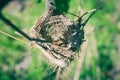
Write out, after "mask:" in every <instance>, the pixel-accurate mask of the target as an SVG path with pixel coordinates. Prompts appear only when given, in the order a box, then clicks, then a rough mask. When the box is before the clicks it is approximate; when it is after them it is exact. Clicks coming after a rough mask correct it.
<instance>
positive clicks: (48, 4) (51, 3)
mask: <svg viewBox="0 0 120 80" xmlns="http://www.w3.org/2000/svg"><path fill="white" fill-rule="evenodd" d="M54 9H56V6H55V3H54V1H53V0H46V11H50V10H54Z"/></svg>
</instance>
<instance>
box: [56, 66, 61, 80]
mask: <svg viewBox="0 0 120 80" xmlns="http://www.w3.org/2000/svg"><path fill="white" fill-rule="evenodd" d="M61 71H62V69H61V67H58V71H57V74H56V79H55V80H60V74H61Z"/></svg>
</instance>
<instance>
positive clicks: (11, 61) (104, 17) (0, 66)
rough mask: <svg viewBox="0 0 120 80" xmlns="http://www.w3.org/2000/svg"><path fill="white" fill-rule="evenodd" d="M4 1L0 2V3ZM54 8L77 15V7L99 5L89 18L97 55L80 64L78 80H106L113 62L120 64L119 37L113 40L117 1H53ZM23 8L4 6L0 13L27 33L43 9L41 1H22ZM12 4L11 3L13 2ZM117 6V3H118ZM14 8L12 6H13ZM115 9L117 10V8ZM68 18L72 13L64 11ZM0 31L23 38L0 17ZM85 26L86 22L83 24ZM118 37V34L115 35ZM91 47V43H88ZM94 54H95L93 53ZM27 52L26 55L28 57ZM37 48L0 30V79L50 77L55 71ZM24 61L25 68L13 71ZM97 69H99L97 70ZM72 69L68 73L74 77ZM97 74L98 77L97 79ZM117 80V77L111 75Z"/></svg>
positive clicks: (50, 79)
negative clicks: (18, 9)
mask: <svg viewBox="0 0 120 80" xmlns="http://www.w3.org/2000/svg"><path fill="white" fill-rule="evenodd" d="M37 1H38V3H39V4H38V3H37ZM3 2H4V0H1V1H0V4H2V3H3ZM55 3H56V6H57V8H58V9H60V10H62V11H63V12H67V11H70V12H72V13H74V14H77V15H78V14H79V8H78V7H79V6H80V3H82V5H81V7H82V8H83V9H84V10H85V11H88V10H90V9H93V8H98V7H101V6H102V7H103V10H101V11H99V12H97V13H96V14H95V15H94V16H93V17H92V18H91V20H90V21H89V24H92V25H94V26H95V30H94V31H95V38H96V41H97V50H98V58H96V57H94V56H93V57H92V58H91V60H90V65H89V66H87V65H86V63H85V62H84V64H83V65H82V66H83V68H82V71H81V74H80V78H79V79H80V80H88V79H89V80H97V79H99V80H108V79H111V80H113V79H112V78H111V76H110V75H109V74H110V72H112V71H113V70H114V67H115V66H116V64H118V63H119V64H120V61H119V59H120V52H119V50H118V48H119V46H120V45H118V46H117V43H119V40H115V39H116V36H117V35H119V34H120V29H119V28H120V27H119V23H120V18H119V16H120V13H119V9H118V6H119V5H118V4H120V1H119V0H112V1H110V0H55ZM25 4H26V6H25V8H24V10H23V11H22V12H17V7H16V8H15V7H12V6H9V5H8V7H7V6H6V7H5V8H3V6H2V5H0V6H2V7H1V9H3V13H4V15H5V16H6V17H7V18H9V19H10V20H11V22H13V23H14V24H15V25H17V26H19V28H20V29H21V30H24V31H26V32H27V33H28V31H29V30H28V29H30V28H31V26H32V25H33V24H34V22H35V20H36V19H37V18H38V17H40V16H41V15H42V14H43V13H44V11H45V0H35V1H34V0H26V1H25ZM13 6H15V5H13ZM119 7H120V6H119ZM14 8H15V9H14ZM117 9H118V10H117ZM67 15H68V16H69V17H70V18H71V19H72V20H74V18H75V17H74V16H72V15H69V14H67ZM0 26H1V27H0V31H4V32H6V33H9V34H11V35H13V36H15V37H17V38H19V39H21V40H24V41H25V39H24V38H23V37H21V36H19V35H18V34H15V31H14V30H12V29H10V28H9V27H8V26H7V25H6V24H4V23H3V22H2V21H1V20H0ZM87 26H89V25H87ZM118 37H119V36H118ZM89 47H91V45H89ZM96 54H97V53H96ZM28 55H29V56H28ZM42 56H43V55H42V54H41V53H40V51H39V50H38V49H35V48H33V47H32V46H30V44H29V43H28V45H26V44H24V43H21V42H19V41H16V40H14V39H12V38H10V37H8V36H5V35H3V34H1V33H0V80H47V79H48V80H54V79H55V74H56V72H53V73H50V72H52V67H50V65H49V64H48V63H47V61H46V59H44V57H42ZM27 57H31V59H32V60H31V59H30V60H29V59H28V60H27V61H28V62H27V63H28V64H29V65H28V64H26V66H27V69H26V68H20V70H16V68H15V67H16V65H18V64H19V65H21V63H22V62H24V59H26V58H27ZM98 68H99V72H98V71H97V70H98ZM74 71H75V70H74V69H73V71H72V72H71V74H72V75H71V76H74V74H73V73H74ZM98 77H99V78H98ZM115 79H116V80H119V79H120V78H115Z"/></svg>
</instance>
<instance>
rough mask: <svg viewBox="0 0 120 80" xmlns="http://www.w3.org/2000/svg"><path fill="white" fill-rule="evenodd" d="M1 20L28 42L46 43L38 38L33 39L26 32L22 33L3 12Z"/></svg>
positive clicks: (0, 16) (0, 14)
mask: <svg viewBox="0 0 120 80" xmlns="http://www.w3.org/2000/svg"><path fill="white" fill-rule="evenodd" d="M0 19H1V20H2V21H3V22H4V23H5V24H7V25H9V27H11V28H12V29H14V30H15V31H17V32H18V33H20V34H21V35H22V36H23V37H25V38H26V39H27V40H29V41H38V42H45V41H43V40H40V39H36V38H31V37H30V36H28V35H27V34H26V33H25V32H23V31H21V30H20V29H19V28H18V27H17V26H16V25H14V24H13V23H12V22H10V20H9V19H7V18H6V17H5V16H4V15H3V14H2V13H1V12H0Z"/></svg>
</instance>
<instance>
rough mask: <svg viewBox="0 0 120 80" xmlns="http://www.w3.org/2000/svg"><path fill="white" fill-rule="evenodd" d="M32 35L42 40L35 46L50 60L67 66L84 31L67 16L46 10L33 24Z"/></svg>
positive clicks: (79, 43) (77, 47)
mask: <svg viewBox="0 0 120 80" xmlns="http://www.w3.org/2000/svg"><path fill="white" fill-rule="evenodd" d="M32 34H33V37H34V38H37V39H41V40H44V41H45V42H43V43H42V42H36V43H35V44H36V46H37V47H39V49H40V50H41V51H42V52H43V54H44V55H45V56H46V57H47V58H48V59H49V60H50V62H52V63H54V64H56V65H57V66H60V67H65V66H67V65H68V64H69V63H70V62H71V61H72V60H74V57H75V55H76V51H77V50H79V47H80V45H81V44H82V42H83V38H84V31H83V30H80V25H75V24H74V22H73V21H71V20H70V19H69V18H68V17H66V16H64V15H63V14H62V13H56V11H48V12H47V13H45V14H44V15H43V16H42V17H40V18H39V19H38V20H37V21H36V22H35V24H34V26H33V32H32Z"/></svg>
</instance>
